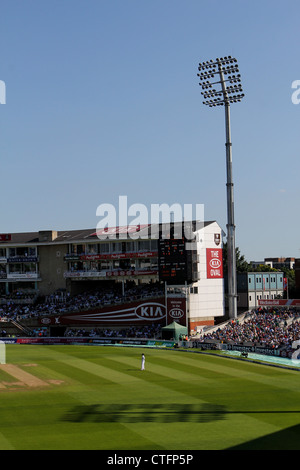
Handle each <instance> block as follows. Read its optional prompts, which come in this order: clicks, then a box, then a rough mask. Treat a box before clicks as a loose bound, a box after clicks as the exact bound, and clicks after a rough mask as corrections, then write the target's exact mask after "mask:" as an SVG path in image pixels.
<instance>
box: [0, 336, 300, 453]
mask: <svg viewBox="0 0 300 470" xmlns="http://www.w3.org/2000/svg"><path fill="white" fill-rule="evenodd" d="M6 351H7V364H6V365H4V366H2V367H1V369H0V420H1V427H0V450H38V449H41V450H56V449H61V450H72V449H76V450H101V449H102V450H104V449H105V450H136V451H137V450H223V449H224V450H225V449H277V450H278V449H300V440H299V438H300V424H299V423H300V372H297V371H293V370H286V369H281V368H275V367H269V366H266V365H260V364H253V363H250V362H246V361H241V360H236V359H228V358H224V357H219V356H217V355H207V354H202V353H191V352H182V351H175V350H155V349H139V348H129V347H128V348H126V347H124V348H123V347H122V348H121V347H103V346H37V345H7V349H6ZM142 352H144V353H145V355H146V370H145V371H141V370H140V364H141V353H142Z"/></svg>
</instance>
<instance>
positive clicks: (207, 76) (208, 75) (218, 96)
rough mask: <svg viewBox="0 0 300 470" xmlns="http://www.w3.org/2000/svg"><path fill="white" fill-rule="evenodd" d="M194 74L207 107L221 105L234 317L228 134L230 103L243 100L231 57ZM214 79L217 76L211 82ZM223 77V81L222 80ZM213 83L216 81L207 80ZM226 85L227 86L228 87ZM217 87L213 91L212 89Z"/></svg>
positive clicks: (232, 312)
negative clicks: (223, 109)
mask: <svg viewBox="0 0 300 470" xmlns="http://www.w3.org/2000/svg"><path fill="white" fill-rule="evenodd" d="M198 70H199V73H198V74H197V75H198V77H199V79H200V83H199V85H200V86H201V87H202V90H203V91H202V92H201V94H202V95H203V98H204V100H205V101H203V104H205V105H207V106H209V107H215V106H225V129H226V144H225V147H226V168H227V184H226V186H227V259H228V301H229V317H230V318H237V279H236V252H235V224H234V200H233V178H232V152H231V147H232V143H231V135H230V134H231V132H230V103H236V102H238V101H241V99H242V98H243V97H244V94H243V90H242V85H241V76H240V74H239V68H238V64H237V60H236V59H234V58H232V57H231V56H228V57H224V58H223V57H222V58H220V59H215V60H209V61H207V62H202V63H199V67H198ZM215 77H217V78H216V79H215ZM225 77H226V78H225ZM211 79H212V80H217V81H211ZM228 84H229V85H228ZM215 86H216V87H217V89H216V88H215Z"/></svg>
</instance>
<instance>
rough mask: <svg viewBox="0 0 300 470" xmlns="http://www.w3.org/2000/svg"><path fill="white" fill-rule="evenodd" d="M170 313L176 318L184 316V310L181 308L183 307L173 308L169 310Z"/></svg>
mask: <svg viewBox="0 0 300 470" xmlns="http://www.w3.org/2000/svg"><path fill="white" fill-rule="evenodd" d="M169 315H170V317H172V318H174V319H178V318H182V317H183V316H184V311H183V310H181V308H172V310H170V311H169Z"/></svg>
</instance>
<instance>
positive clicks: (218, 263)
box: [209, 258, 221, 269]
mask: <svg viewBox="0 0 300 470" xmlns="http://www.w3.org/2000/svg"><path fill="white" fill-rule="evenodd" d="M209 264H210V266H211V268H214V269H217V268H220V267H221V261H220V260H219V259H217V258H213V259H211V260H210V262H209Z"/></svg>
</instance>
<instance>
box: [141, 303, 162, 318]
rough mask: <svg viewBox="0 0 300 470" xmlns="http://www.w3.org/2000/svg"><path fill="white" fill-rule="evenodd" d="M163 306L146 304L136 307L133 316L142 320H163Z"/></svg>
mask: <svg viewBox="0 0 300 470" xmlns="http://www.w3.org/2000/svg"><path fill="white" fill-rule="evenodd" d="M165 309H166V308H165V306H164V305H162V304H158V303H147V304H142V305H139V306H138V307H136V309H135V314H136V315H137V316H138V317H140V318H143V319H144V320H153V319H156V318H164V317H165V316H166V311H165Z"/></svg>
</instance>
